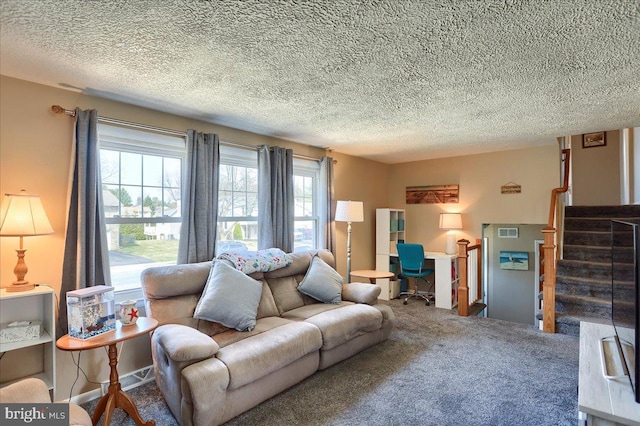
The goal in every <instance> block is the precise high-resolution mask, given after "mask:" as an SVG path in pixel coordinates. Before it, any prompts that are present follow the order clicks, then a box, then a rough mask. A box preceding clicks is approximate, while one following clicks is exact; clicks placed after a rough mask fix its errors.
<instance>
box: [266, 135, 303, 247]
mask: <svg viewBox="0 0 640 426" xmlns="http://www.w3.org/2000/svg"><path fill="white" fill-rule="evenodd" d="M258 212H259V213H258V214H259V217H258V249H260V250H264V249H268V248H279V249H281V250H283V251H285V252H287V253H290V252H291V251H293V226H294V220H293V219H294V213H295V210H294V200H293V150H291V149H285V148H279V147H272V148H269V147H268V146H266V145H265V146H262V147H260V148H258Z"/></svg>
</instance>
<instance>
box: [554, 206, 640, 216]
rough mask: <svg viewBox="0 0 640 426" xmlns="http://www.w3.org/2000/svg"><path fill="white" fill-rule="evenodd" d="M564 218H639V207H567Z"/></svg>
mask: <svg viewBox="0 0 640 426" xmlns="http://www.w3.org/2000/svg"><path fill="white" fill-rule="evenodd" d="M564 214H565V217H600V218H608V219H611V218H620V219H628V218H640V205H626V206H567V207H565V213H564Z"/></svg>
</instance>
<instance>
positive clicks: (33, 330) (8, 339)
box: [0, 321, 42, 344]
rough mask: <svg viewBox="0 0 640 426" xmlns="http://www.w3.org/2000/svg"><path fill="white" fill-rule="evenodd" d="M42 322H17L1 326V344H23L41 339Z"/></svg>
mask: <svg viewBox="0 0 640 426" xmlns="http://www.w3.org/2000/svg"><path fill="white" fill-rule="evenodd" d="M41 331H42V322H41V321H15V322H12V323H8V324H2V325H0V343H2V344H4V343H13V342H22V341H24V340H33V339H37V338H39V337H40V333H41Z"/></svg>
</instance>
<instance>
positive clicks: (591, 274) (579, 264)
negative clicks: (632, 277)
mask: <svg viewBox="0 0 640 426" xmlns="http://www.w3.org/2000/svg"><path fill="white" fill-rule="evenodd" d="M556 276H557V277H567V276H574V277H575V276H577V277H584V278H593V279H605V280H606V279H611V262H609V263H606V262H589V261H584V260H567V259H561V260H559V261H558V266H557V268H556Z"/></svg>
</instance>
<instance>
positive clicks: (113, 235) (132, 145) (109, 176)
mask: <svg viewBox="0 0 640 426" xmlns="http://www.w3.org/2000/svg"><path fill="white" fill-rule="evenodd" d="M98 134H99V138H100V169H101V170H100V172H101V178H102V198H103V204H104V214H105V222H106V228H107V245H108V250H109V263H110V268H111V281H112V285H113V286H114V288H115V289H116V291H117V292H119V293H127V292H129V293H131V296H132V297H136V296H138V295H139V294H140V273H141V272H142V271H143V270H144V269H146V268H148V267H151V266H160V265H171V264H175V263H176V260H177V256H178V241H179V238H180V225H181V222H182V218H181V201H182V190H183V182H184V164H185V154H186V149H185V138H183V137H179V136H172V135H166V134H160V133H155V132H151V131H145V130H140V129H133V128H127V127H119V126H115V125H108V124H102V123H101V124H99V126H98Z"/></svg>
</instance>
